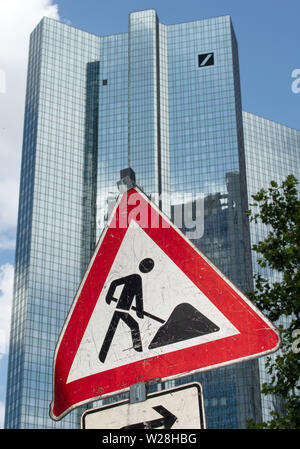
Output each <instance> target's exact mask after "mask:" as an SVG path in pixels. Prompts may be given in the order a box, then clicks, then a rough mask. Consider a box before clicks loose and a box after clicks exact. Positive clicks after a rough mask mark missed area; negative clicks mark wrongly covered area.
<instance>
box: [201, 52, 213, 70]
mask: <svg viewBox="0 0 300 449" xmlns="http://www.w3.org/2000/svg"><path fill="white" fill-rule="evenodd" d="M214 63H215V61H214V54H213V53H203V55H198V67H207V66H209V65H214Z"/></svg>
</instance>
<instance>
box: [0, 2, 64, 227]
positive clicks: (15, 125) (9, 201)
mask: <svg viewBox="0 0 300 449" xmlns="http://www.w3.org/2000/svg"><path fill="white" fill-rule="evenodd" d="M54 1H55V0H54ZM54 1H53V0H9V1H3V2H1V5H0V42H1V45H0V73H1V80H2V82H1V89H0V233H2V232H3V231H5V230H6V229H9V228H12V227H15V226H16V220H17V205H18V189H19V173H20V162H21V150H22V134H23V119H24V104H25V85H26V72H27V58H28V47H29V35H30V33H31V32H32V30H33V29H34V27H35V26H36V25H37V24H38V22H39V21H40V20H41V18H42V17H43V16H48V17H52V18H54V19H59V15H58V7H57V5H56V4H54Z"/></svg>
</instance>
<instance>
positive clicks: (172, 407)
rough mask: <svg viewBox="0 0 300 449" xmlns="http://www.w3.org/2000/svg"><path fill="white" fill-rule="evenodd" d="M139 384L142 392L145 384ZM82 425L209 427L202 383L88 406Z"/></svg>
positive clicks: (111, 427) (91, 427)
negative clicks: (139, 398) (137, 399)
mask: <svg viewBox="0 0 300 449" xmlns="http://www.w3.org/2000/svg"><path fill="white" fill-rule="evenodd" d="M137 385H138V387H134V388H133V390H134V391H135V390H137V392H138V393H137V394H138V395H140V393H141V391H143V387H142V386H141V385H140V384H137ZM144 386H145V384H144ZM142 396H143V393H142ZM81 427H82V428H83V429H123V430H135V429H136V430H137V429H144V430H153V429H173V430H175V429H181V430H182V429H205V427H206V424H205V415H204V407H203V394H202V387H201V385H200V384H199V383H197V382H193V383H189V384H185V385H182V386H179V387H174V388H171V389H167V390H161V391H159V392H155V393H150V394H147V397H146V399H145V400H142V401H134V402H130V400H127V401H121V402H115V403H113V404H109V405H105V406H102V407H97V408H95V409H91V410H87V411H86V412H84V413H83V415H82V417H81Z"/></svg>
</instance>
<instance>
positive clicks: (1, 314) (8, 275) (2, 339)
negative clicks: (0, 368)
mask: <svg viewBox="0 0 300 449" xmlns="http://www.w3.org/2000/svg"><path fill="white" fill-rule="evenodd" d="M13 278H14V267H13V266H12V265H11V264H9V263H7V264H4V265H1V266H0V359H1V357H2V356H3V355H4V354H7V352H8V345H9V329H10V316H11V304H12V296H13Z"/></svg>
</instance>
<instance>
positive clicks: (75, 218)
mask: <svg viewBox="0 0 300 449" xmlns="http://www.w3.org/2000/svg"><path fill="white" fill-rule="evenodd" d="M270 123H271V122H269V121H265V120H264V119H260V118H258V117H256V116H253V115H251V114H248V113H242V106H241V93H240V81H239V62H238V49H237V43H236V38H235V34H234V30H233V26H232V23H231V19H230V16H223V17H217V18H212V19H206V20H199V21H194V22H190V23H181V24H176V25H164V24H161V23H160V22H159V20H158V18H157V15H156V12H155V11H154V10H146V11H139V12H134V13H131V14H130V15H129V30H128V33H122V34H118V35H112V36H104V37H99V36H95V35H92V34H90V33H87V32H84V31H81V30H78V29H75V28H73V27H70V26H68V25H65V24H62V23H60V22H57V21H55V20H52V19H48V18H44V19H43V20H42V21H41V22H40V23H39V25H38V26H37V27H36V29H35V30H34V31H33V32H32V35H31V39H30V52H29V63H28V79H27V94H26V109H25V122H24V140H23V157H22V170H21V185H20V202H19V218H18V232H17V246H16V264H15V284H14V302H13V311H12V324H11V341H10V354H9V367H8V384H7V399H6V417H5V427H7V428H76V427H78V426H79V417H80V414H81V410H80V409H76V410H74V411H72V412H71V413H69V414H68V415H67V416H66V417H65V418H63V419H62V421H59V422H54V421H52V420H51V419H50V418H49V405H50V402H51V399H52V368H53V356H54V350H55V345H56V342H57V340H58V337H59V334H60V331H61V329H62V326H63V323H64V320H65V319H66V316H67V313H68V310H69V308H70V305H71V303H72V301H73V298H74V295H75V293H76V290H77V288H78V286H79V284H80V281H81V278H82V276H83V273H84V271H85V269H86V267H87V264H88V262H89V260H90V257H91V254H92V252H93V249H94V247H95V245H96V242H97V240H98V238H99V236H100V234H101V231H102V229H103V225H104V223H105V219H106V218H107V213H108V202H109V200H110V199H111V198H115V197H116V196H117V194H118V189H117V184H116V182H117V181H118V179H119V176H120V170H122V169H124V168H126V167H129V166H130V167H131V168H132V169H133V170H134V171H135V174H136V180H137V184H138V185H139V187H141V188H142V189H143V190H144V192H145V193H146V194H148V195H154V194H167V195H166V198H167V199H164V197H163V199H162V200H161V201H159V206H160V207H161V208H162V209H163V210H164V211H165V213H167V214H168V215H169V216H172V211H174V207H176V206H177V207H178V198H179V197H180V198H184V197H186V196H187V195H189V197H190V198H192V199H196V198H197V197H198V196H199V195H201V197H202V198H203V199H204V217H203V220H204V232H203V235H201V236H198V237H197V238H195V239H194V243H195V244H196V245H197V246H198V247H199V248H200V249H201V250H202V251H203V252H204V253H205V254H206V255H207V256H208V257H209V258H210V259H211V260H212V261H213V262H214V263H215V264H216V265H217V266H218V267H219V268H220V269H221V270H222V271H223V272H224V273H225V274H226V275H227V276H228V277H229V278H230V279H231V280H232V281H233V282H234V283H235V284H236V285H237V286H238V287H239V288H240V289H241V290H243V291H249V289H251V286H252V272H253V265H254V266H255V263H256V262H255V259H254V256H253V257H252V255H251V249H250V248H251V242H253V243H254V241H255V236H256V235H257V231H256V229H254V228H253V227H250V226H249V223H248V220H247V218H246V215H245V214H244V211H245V210H246V209H247V208H248V197H249V195H250V194H252V193H254V192H255V191H256V190H258V189H259V188H261V187H263V186H264V185H265V183H266V181H268V179H269V178H270V179H271V178H272V179H273V178H274V176H273V173H271V172H270V171H269V172H268V176H269V177H268V178H266V176H264V172H265V170H268V169H269V170H270V165H269V163H268V162H267V161H268V160H269V159H268V158H269V156H268V154H269V153H268V151H269V152H270V154H272V155H273V157H274V151H273V149H272V148H273V146H275V147H276V152H278V153H276V154H277V159H276V160H274V164H273V167H274V172H275V173H281V175H280V176H282V175H283V174H285V172H284V171H283V170H281V168H282V167H281V161H282V160H283V159H281V158H286V159H290V158H291V157H292V156H294V157H295V159H297V157H298V159H297V161H298V163H299V153H298V154H297V151H296V150H295V148H298V150H299V148H300V142H299V132H298V131H295V130H290V129H288V128H286V127H282V126H281V125H277V124H274V130H273V127H272V126H273V123H271V124H270ZM243 124H244V126H243ZM276 127H277V128H276ZM243 128H244V130H243ZM258 133H260V136H261V137H260V136H258V135H257V134H258ZM262 136H265V137H264V138H263V137H262ZM260 139H261V140H260ZM266 140H267V141H268V142H269V144H268V146H267V147H266V146H265V141H266ZM271 149H272V150H271ZM256 161H257V163H256ZM296 166H297V164H296V163H293V164H291V168H293V172H294V170H295V167H296ZM298 167H299V165H298ZM285 170H287V166H285ZM155 197H156V196H155ZM168 198H171V204H170V201H169V200H168ZM183 230H184V231H186V229H184V228H183ZM262 370H263V368H261V371H262ZM190 379H191V377H189V376H187V377H186V378H185V379H184V380H182V381H177V383H180V382H187V381H189V380H190ZM193 379H195V380H196V379H197V380H199V381H200V382H201V383H202V385H203V391H204V398H205V412H206V421H207V427H208V428H241V427H245V426H246V421H247V419H250V418H254V419H256V420H258V421H260V420H261V419H262V408H263V409H264V407H265V408H267V405H266V406H263V407H262V402H261V397H260V372H259V362H258V360H252V361H249V362H244V363H239V364H234V365H231V366H228V367H226V368H219V369H216V370H212V371H208V372H205V373H201V374H197V375H194V376H193Z"/></svg>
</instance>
